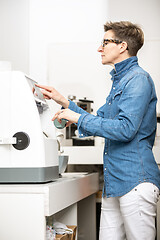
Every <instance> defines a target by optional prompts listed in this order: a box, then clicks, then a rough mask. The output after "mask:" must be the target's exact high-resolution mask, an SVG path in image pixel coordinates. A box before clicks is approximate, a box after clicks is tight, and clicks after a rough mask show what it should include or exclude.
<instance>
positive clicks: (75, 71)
mask: <svg viewBox="0 0 160 240" xmlns="http://www.w3.org/2000/svg"><path fill="white" fill-rule="evenodd" d="M37 6H38V7H37ZM106 15H107V1H105V0H94V1H93V0H81V1H79V0H68V1H66V0H54V1H53V0H46V1H43V0H34V1H32V0H31V1H30V74H31V75H32V76H34V77H35V78H37V79H39V81H40V82H43V83H44V82H47V83H49V84H50V85H53V86H55V87H56V88H57V89H58V90H59V91H60V92H61V93H62V94H64V95H65V96H66V97H67V96H68V95H69V94H74V95H76V96H78V97H84V96H86V97H88V98H89V99H92V100H94V101H95V105H96V104H97V106H96V107H95V106H94V108H98V106H100V105H101V104H102V103H103V102H104V101H105V96H106V94H107V93H106V92H105V90H104V89H106V91H107V92H109V89H110V81H109V86H107V84H106V68H104V67H103V68H102V66H101V65H100V61H101V59H100V56H99V54H98V53H97V49H98V47H99V44H100V42H101V39H102V38H103V24H104V22H105V21H106ZM46 78H47V81H46ZM100 81H101V84H100ZM101 90H102V92H101ZM103 90H104V91H103Z"/></svg>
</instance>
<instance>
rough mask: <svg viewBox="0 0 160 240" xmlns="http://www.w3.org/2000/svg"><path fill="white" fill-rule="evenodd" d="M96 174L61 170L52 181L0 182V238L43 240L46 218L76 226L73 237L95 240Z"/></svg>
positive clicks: (4, 239) (5, 239)
mask: <svg viewBox="0 0 160 240" xmlns="http://www.w3.org/2000/svg"><path fill="white" fill-rule="evenodd" d="M98 188H99V184H98V173H91V174H88V173H64V174H62V177H61V178H59V179H57V180H56V181H54V182H50V183H42V184H0V239H1V240H10V239H13V240H22V239H23V240H45V239H46V219H47V217H49V216H55V218H56V220H57V221H60V222H62V223H64V224H66V225H76V226H77V235H78V237H77V239H83V240H86V239H88V240H89V239H90V240H96V197H95V193H96V192H97V191H98Z"/></svg>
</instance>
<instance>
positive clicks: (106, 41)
mask: <svg viewBox="0 0 160 240" xmlns="http://www.w3.org/2000/svg"><path fill="white" fill-rule="evenodd" d="M122 42H123V41H121V40H117V39H103V41H102V42H101V45H102V47H105V46H106V45H107V44H108V43H116V44H119V43H122ZM127 50H129V49H128V46H127Z"/></svg>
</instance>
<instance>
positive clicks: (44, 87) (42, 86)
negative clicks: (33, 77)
mask: <svg viewBox="0 0 160 240" xmlns="http://www.w3.org/2000/svg"><path fill="white" fill-rule="evenodd" d="M35 85H36V86H37V87H39V88H42V89H45V90H47V91H49V92H51V91H52V87H49V86H45V85H40V84H35Z"/></svg>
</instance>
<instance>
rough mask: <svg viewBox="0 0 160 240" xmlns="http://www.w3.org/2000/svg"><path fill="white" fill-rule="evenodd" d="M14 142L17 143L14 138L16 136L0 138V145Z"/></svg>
mask: <svg viewBox="0 0 160 240" xmlns="http://www.w3.org/2000/svg"><path fill="white" fill-rule="evenodd" d="M16 143H17V138H16V137H11V138H0V144H1V145H6V144H16Z"/></svg>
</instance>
